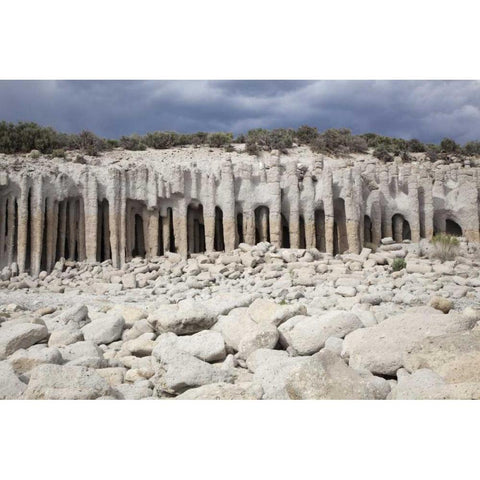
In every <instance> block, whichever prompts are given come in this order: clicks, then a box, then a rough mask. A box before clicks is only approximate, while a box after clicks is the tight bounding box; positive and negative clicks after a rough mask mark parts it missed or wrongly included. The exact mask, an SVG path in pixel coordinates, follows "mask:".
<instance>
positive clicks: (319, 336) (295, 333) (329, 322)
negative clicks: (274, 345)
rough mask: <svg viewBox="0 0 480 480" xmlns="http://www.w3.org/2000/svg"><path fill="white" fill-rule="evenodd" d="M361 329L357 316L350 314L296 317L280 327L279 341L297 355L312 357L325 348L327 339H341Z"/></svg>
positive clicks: (330, 313) (342, 312)
mask: <svg viewBox="0 0 480 480" xmlns="http://www.w3.org/2000/svg"><path fill="white" fill-rule="evenodd" d="M362 327H363V324H362V322H361V321H360V319H359V318H358V316H357V315H355V314H354V313H351V312H345V311H340V310H338V311H335V310H334V311H331V312H328V313H326V314H325V315H320V316H312V317H308V316H305V315H298V316H295V317H293V318H290V319H289V320H287V321H286V322H285V323H284V324H282V325H280V327H279V331H280V341H281V342H282V344H283V345H284V346H285V347H291V348H293V349H294V350H295V352H296V353H298V355H312V354H313V353H316V352H318V351H319V350H320V349H322V348H323V347H324V346H325V342H326V340H327V338H329V337H338V338H343V337H345V335H347V334H348V333H350V332H353V331H354V330H357V329H359V328H362Z"/></svg>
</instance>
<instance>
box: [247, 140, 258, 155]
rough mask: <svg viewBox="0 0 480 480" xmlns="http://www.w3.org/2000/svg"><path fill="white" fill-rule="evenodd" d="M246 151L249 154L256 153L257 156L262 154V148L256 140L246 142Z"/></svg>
mask: <svg viewBox="0 0 480 480" xmlns="http://www.w3.org/2000/svg"><path fill="white" fill-rule="evenodd" d="M245 151H246V152H247V153H248V154H249V155H255V156H258V155H260V148H259V146H258V145H257V144H256V143H255V142H251V141H250V142H247V143H246V144H245Z"/></svg>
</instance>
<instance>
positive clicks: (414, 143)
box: [407, 138, 425, 153]
mask: <svg viewBox="0 0 480 480" xmlns="http://www.w3.org/2000/svg"><path fill="white" fill-rule="evenodd" d="M407 150H408V151H409V152H412V153H417V152H424V151H425V145H424V144H423V143H422V142H421V141H420V140H417V139H416V138H412V139H411V140H409V141H408V142H407Z"/></svg>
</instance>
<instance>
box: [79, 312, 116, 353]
mask: <svg viewBox="0 0 480 480" xmlns="http://www.w3.org/2000/svg"><path fill="white" fill-rule="evenodd" d="M124 328H125V320H124V318H123V317H122V315H120V314H119V313H117V312H114V313H111V314H108V315H105V316H104V317H100V318H97V319H95V320H93V321H92V322H90V323H89V324H88V325H85V326H84V327H83V328H82V333H83V336H84V337H85V340H91V341H92V342H94V343H96V344H97V345H101V344H109V343H112V342H115V341H116V340H119V339H120V338H122V332H123V329H124Z"/></svg>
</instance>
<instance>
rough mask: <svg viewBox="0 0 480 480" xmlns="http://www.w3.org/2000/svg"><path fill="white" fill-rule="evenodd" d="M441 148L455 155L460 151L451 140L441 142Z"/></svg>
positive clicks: (445, 139) (446, 139)
mask: <svg viewBox="0 0 480 480" xmlns="http://www.w3.org/2000/svg"><path fill="white" fill-rule="evenodd" d="M440 148H441V149H442V151H443V152H445V153H454V152H456V151H457V150H458V145H457V144H456V143H455V141H454V140H452V139H451V138H444V139H443V140H442V141H441V142H440Z"/></svg>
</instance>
